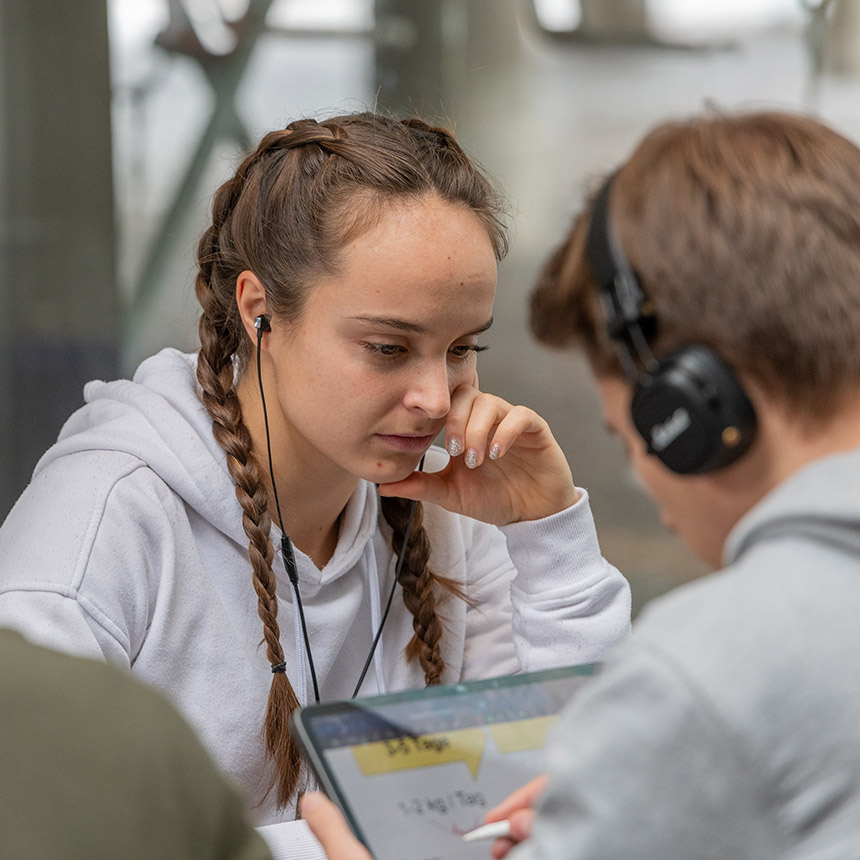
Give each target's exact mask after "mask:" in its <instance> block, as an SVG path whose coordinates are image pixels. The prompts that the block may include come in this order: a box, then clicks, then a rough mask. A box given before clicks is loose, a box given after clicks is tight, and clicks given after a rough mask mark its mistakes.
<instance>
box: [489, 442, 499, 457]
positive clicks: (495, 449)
mask: <svg viewBox="0 0 860 860" xmlns="http://www.w3.org/2000/svg"><path fill="white" fill-rule="evenodd" d="M501 453H502V446H501V445H499V443H498V442H493V445H492V447H491V448H490V459H491V460H498V459H499V454H501Z"/></svg>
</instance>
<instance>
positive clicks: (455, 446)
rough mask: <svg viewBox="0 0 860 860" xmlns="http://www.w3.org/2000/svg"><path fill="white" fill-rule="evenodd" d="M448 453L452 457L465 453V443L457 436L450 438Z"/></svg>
mask: <svg viewBox="0 0 860 860" xmlns="http://www.w3.org/2000/svg"><path fill="white" fill-rule="evenodd" d="M448 453H449V454H450V455H451V456H452V457H459V456H460V454H462V453H463V443H462V442H461V441H460V440H459V439H458V438H457V437H456V436H452V437H451V438H450V439H449V440H448Z"/></svg>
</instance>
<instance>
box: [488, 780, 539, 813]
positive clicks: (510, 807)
mask: <svg viewBox="0 0 860 860" xmlns="http://www.w3.org/2000/svg"><path fill="white" fill-rule="evenodd" d="M546 783H547V775H546V774H545V773H542V774H540V775H539V776H536V777H535V778H534V779H532V780H529V782H527V783H526V784H525V785H523V786H521V787H520V788H518V789H517V790H516V791H514V792H512V793H511V794H509V795H508V796H507V797H506V798H505V799H504V800H503V801H502V802H501V803H500V804H498V806H494V807H493V808H492V809H491V810H490V811H489V812H488V813H487V814H486V815H485V816H484V820H485V821H487V822H490V821H501V820H502V819H503V818H510V816H511V815H513V813H514V812H516V811H517V810H518V809H528V808H531V807H533V806H534V805H535V804H536V803H537V800H538V798H539V797H540V796H541V795H542V794H543V792H544V790H545V789H546Z"/></svg>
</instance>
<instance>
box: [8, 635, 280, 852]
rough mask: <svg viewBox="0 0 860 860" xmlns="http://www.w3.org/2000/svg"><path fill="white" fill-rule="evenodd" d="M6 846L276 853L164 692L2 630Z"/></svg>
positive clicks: (19, 849) (13, 848)
mask: <svg viewBox="0 0 860 860" xmlns="http://www.w3.org/2000/svg"><path fill="white" fill-rule="evenodd" d="M0 688H2V691H0V760H2V761H3V767H2V768H0V842H2V844H3V846H4V854H8V856H10V857H16V858H19V860H28V858H45V857H52V858H94V857H123V858H126V860H133V858H152V857H163V858H171V857H176V858H183V860H196V858H201V860H203V858H213V860H214V858H219V860H264V858H269V857H270V854H269V852H268V849H267V848H266V846H265V843H264V842H263V840H262V838H261V837H260V836H259V834H258V833H257V832H256V830H255V829H254V828H253V826H252V825H251V824H250V823H249V821H248V820H247V819H246V817H245V812H244V809H243V806H242V802H241V800H240V799H239V796H238V794H237V793H236V792H235V791H234V790H233V788H232V786H230V785H228V784H227V783H226V782H225V780H224V777H223V776H222V775H221V774H220V773H219V772H218V770H217V769H216V767H215V765H214V764H213V763H212V761H211V760H210V758H209V756H208V754H207V753H206V752H205V751H204V749H203V748H202V746H201V744H200V742H199V741H198V739H197V737H196V735H195V734H194V733H193V731H192V730H191V728H190V727H189V726H188V725H187V724H186V723H185V722H184V720H183V719H182V718H181V717H180V716H179V715H178V713H177V712H176V711H175V710H174V709H173V707H172V706H171V705H170V704H169V703H168V702H167V701H166V700H165V699H164V698H163V697H162V696H161V695H160V694H159V693H158V692H156V691H155V690H153V689H150V688H148V687H146V686H144V685H143V684H141V683H139V682H137V681H134V680H132V679H131V678H130V677H128V676H126V675H124V674H123V673H122V672H120V671H119V670H117V669H115V668H113V667H111V666H108V665H105V664H103V663H100V662H97V661H94V660H87V659H83V658H78V657H70V656H68V655H64V654H60V653H57V652H54V651H51V650H48V649H45V648H41V647H39V646H36V645H33V644H31V643H29V642H27V641H26V640H25V639H23V638H22V637H21V636H19V635H18V634H17V633H14V632H12V631H8V630H0Z"/></svg>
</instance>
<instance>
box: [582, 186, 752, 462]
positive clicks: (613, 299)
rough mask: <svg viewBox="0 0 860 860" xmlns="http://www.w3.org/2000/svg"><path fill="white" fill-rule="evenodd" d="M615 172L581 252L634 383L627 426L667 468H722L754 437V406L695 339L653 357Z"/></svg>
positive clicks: (596, 204) (611, 334)
mask: <svg viewBox="0 0 860 860" xmlns="http://www.w3.org/2000/svg"><path fill="white" fill-rule="evenodd" d="M616 175H617V172H616V173H612V174H611V175H610V176H609V177H608V178H607V179H606V181H605V182H604V183H603V186H602V187H601V188H600V190H599V191H598V193H597V196H596V197H595V199H594V204H593V207H592V211H591V220H590V223H589V225H588V236H587V239H586V254H587V256H588V263H589V265H590V267H591V271H592V274H593V275H594V277H595V279H596V281H597V284H598V287H599V290H600V302H601V305H602V307H603V312H604V317H605V323H606V331H607V334H608V335H609V339H610V340H611V342H612V344H613V345H614V346H615V348H616V350H617V352H618V358H619V361H620V362H621V366H622V368H623V370H624V373H625V374H626V376H627V378H628V379H629V381H630V383H631V385H632V386H633V398H632V401H631V407H630V412H631V418H632V420H633V425H634V426H635V427H636V430H637V431H638V432H639V434H640V435H641V436H642V438H643V439H644V440H645V443H646V445H647V446H648V452H649V453H650V454H653V455H654V456H655V457H657V458H658V459H659V460H660V461H661V462H662V463H663V464H664V465H665V466H666V467H667V468H669V469H671V470H672V471H673V472H677V473H679V474H690V473H701V472H711V471H715V470H716V469H721V468H723V467H724V466H727V465H729V464H730V463H733V462H735V460H737V459H738V458H739V457H740V456H741V455H742V454H743V453H744V452H745V451H746V450H747V449H748V448H749V446H750V444H751V443H752V440H753V437H754V436H755V430H756V418H755V411H754V410H753V406H752V404H751V403H750V401H749V398H748V397H747V395H746V393H745V392H744V390H743V388H742V387H741V385H740V383H739V382H738V381H737V379H735V376H734V374H733V373H732V371H731V369H730V368H729V367H728V365H727V364H726V363H725V362H724V361H723V360H722V359H721V358H720V357H719V356H718V355H717V354H716V353H715V352H714V351H713V350H712V349H710V348H708V347H705V346H701V345H696V344H693V345H690V346H686V347H683V348H681V349H679V350H676V351H675V352H673V353H671V355H668V356H665V357H664V358H662V359H659V360H658V359H657V358H655V356H654V353H653V352H652V351H651V347H650V346H649V344H648V340H647V338H646V337H645V334H644V333H643V331H642V325H641V323H642V321H643V319H644V317H645V314H644V313H643V307H644V305H645V303H646V301H647V299H646V296H645V292H644V291H643V289H642V287H641V285H640V284H639V280H638V278H637V277H636V274H635V273H634V271H633V267H632V266H631V265H630V262H629V261H628V259H627V257H626V255H625V254H624V249H623V248H622V247H621V243H620V242H619V241H618V238H617V236H616V235H615V232H614V231H613V229H612V221H611V218H610V212H609V196H610V193H611V191H612V185H613V182H614V180H615V176H616ZM649 316H650V314H649ZM634 354H635V358H638V359H639V361H640V362H641V365H642V366H644V368H645V372H644V373H643V372H640V370H639V369H638V367H637V364H636V360H635V358H634Z"/></svg>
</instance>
